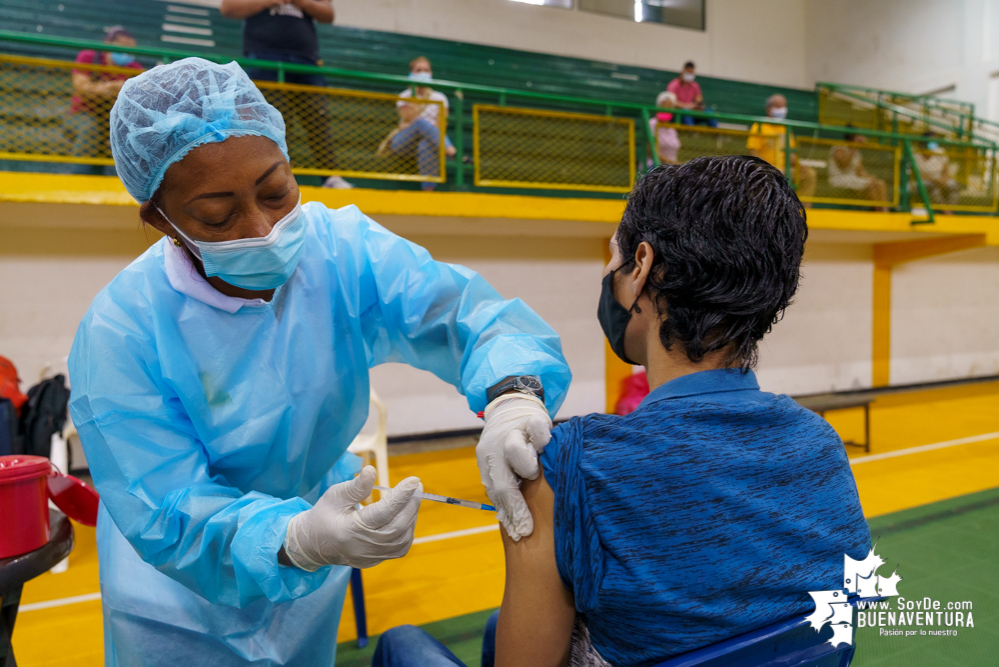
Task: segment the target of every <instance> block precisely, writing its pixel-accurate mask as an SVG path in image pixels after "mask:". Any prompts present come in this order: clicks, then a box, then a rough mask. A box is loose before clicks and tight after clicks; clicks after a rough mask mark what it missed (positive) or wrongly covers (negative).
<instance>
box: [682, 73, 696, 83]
mask: <svg viewBox="0 0 999 667" xmlns="http://www.w3.org/2000/svg"><path fill="white" fill-rule="evenodd" d="M680 77H681V78H682V79H683V80H684V81H686V82H687V83H690V82H691V81H693V80H694V75H693V74H691V73H690V72H684V73H683V74H681V75H680Z"/></svg>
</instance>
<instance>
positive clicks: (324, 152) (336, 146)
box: [257, 81, 447, 183]
mask: <svg viewBox="0 0 999 667" xmlns="http://www.w3.org/2000/svg"><path fill="white" fill-rule="evenodd" d="M257 87H258V88H259V89H260V91H261V92H262V93H263V94H264V97H266V98H267V101H268V102H270V103H271V104H273V105H274V106H275V107H276V108H277V109H278V111H280V112H281V114H282V115H283V116H284V121H285V125H286V127H287V130H286V131H287V140H288V152H289V153H290V156H291V165H292V171H294V172H296V173H299V174H314V175H330V174H334V173H336V174H341V175H344V176H360V177H364V178H380V179H389V180H405V181H427V182H433V183H443V182H444V180H445V177H446V174H445V150H446V141H441V137H445V136H446V127H447V110H446V109H445V107H444V104H443V102H438V101H432V100H424V99H414V98H406V99H401V98H400V97H399V96H397V95H389V94H385V93H368V92H363V91H355V90H343V89H337V88H320V87H316V86H303V85H297V84H288V83H271V82H263V81H258V82H257Z"/></svg>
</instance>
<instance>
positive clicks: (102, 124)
mask: <svg viewBox="0 0 999 667" xmlns="http://www.w3.org/2000/svg"><path fill="white" fill-rule="evenodd" d="M139 72H140V70H136V69H128V68H121V67H105V66H101V65H85V64H74V63H67V62H62V61H58V60H44V59H40V58H21V57H17V56H0V158H7V159H17V160H37V161H45V162H70V163H77V164H90V165H110V164H113V161H112V160H111V145H110V143H109V139H108V115H109V114H110V112H111V107H112V106H113V105H114V101H115V99H116V97H117V95H118V91H119V90H121V86H122V84H123V83H124V82H125V81H126V80H127V79H128V78H129V77H132V76H135V75H136V74H138V73H139Z"/></svg>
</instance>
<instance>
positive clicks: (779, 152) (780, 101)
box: [746, 94, 818, 208]
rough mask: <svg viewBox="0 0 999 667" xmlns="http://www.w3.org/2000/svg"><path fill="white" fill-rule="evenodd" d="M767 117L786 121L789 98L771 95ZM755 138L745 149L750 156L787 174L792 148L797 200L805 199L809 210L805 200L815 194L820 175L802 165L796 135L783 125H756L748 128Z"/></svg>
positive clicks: (751, 137) (747, 143) (792, 167)
mask: <svg viewBox="0 0 999 667" xmlns="http://www.w3.org/2000/svg"><path fill="white" fill-rule="evenodd" d="M766 112H767V116H768V117H770V118H773V119H774V120H784V119H785V118H787V98H786V97H784V96H783V95H780V94H777V95H771V96H770V97H769V98H767V106H766ZM749 131H750V133H751V135H752V136H750V137H749V140H748V141H747V142H746V148H748V149H749V154H750V155H755V156H756V157H758V158H760V159H761V160H766V161H767V162H769V163H770V164H772V165H773V166H775V167H777V169H779V170H780V171H781V173H785V168H786V157H787V156H786V154H785V152H784V147H785V144H787V145H789V146H790V148H791V150H792V152H791V170H792V172H791V173H792V181H793V182H794V185H795V190H796V191H797V193H798V197H799V198H802V201H803V204H804V206H805V208H810V207H811V203H810V202H807V201H805V198H807V197H812V196H813V195H814V194H815V186H816V184H817V183H818V175H817V174H816V173H815V170H814V169H813V168H812V167H809V166H808V165H805V164H801V162H800V160H798V154H797V153H795V152H794V149H795V148H797V143H796V142H795V140H794V133H791V135H790V137H788V136H787V134H788V132H789V130H788V128H787V126H786V125H783V124H780V123H753V125H752V127H750V128H749Z"/></svg>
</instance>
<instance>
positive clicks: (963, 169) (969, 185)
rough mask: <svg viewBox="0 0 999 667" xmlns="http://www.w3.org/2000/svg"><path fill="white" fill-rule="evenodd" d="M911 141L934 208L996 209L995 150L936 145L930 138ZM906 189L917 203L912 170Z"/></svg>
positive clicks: (998, 198)
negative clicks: (907, 188)
mask: <svg viewBox="0 0 999 667" xmlns="http://www.w3.org/2000/svg"><path fill="white" fill-rule="evenodd" d="M911 145H912V154H913V155H912V156H913V164H914V166H915V168H916V169H917V170H918V171H919V176H920V178H921V179H922V181H923V186H924V187H925V188H926V193H927V194H928V195H929V198H930V203H931V205H932V206H933V208H934V209H937V210H941V211H977V212H981V213H991V212H994V211H996V210H997V209H999V193H997V189H996V160H995V153H994V151H992V150H986V149H983V148H972V147H960V146H947V145H938V144H937V143H936V142H933V141H932V140H928V141H925V142H923V141H912V142H911ZM911 166H912V165H910V169H911ZM909 192H910V197H911V200H912V203H913V205H916V203H917V202H919V194H918V186H917V184H916V180H915V178H914V177H913V175H912V174H911V172H910V176H909Z"/></svg>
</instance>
